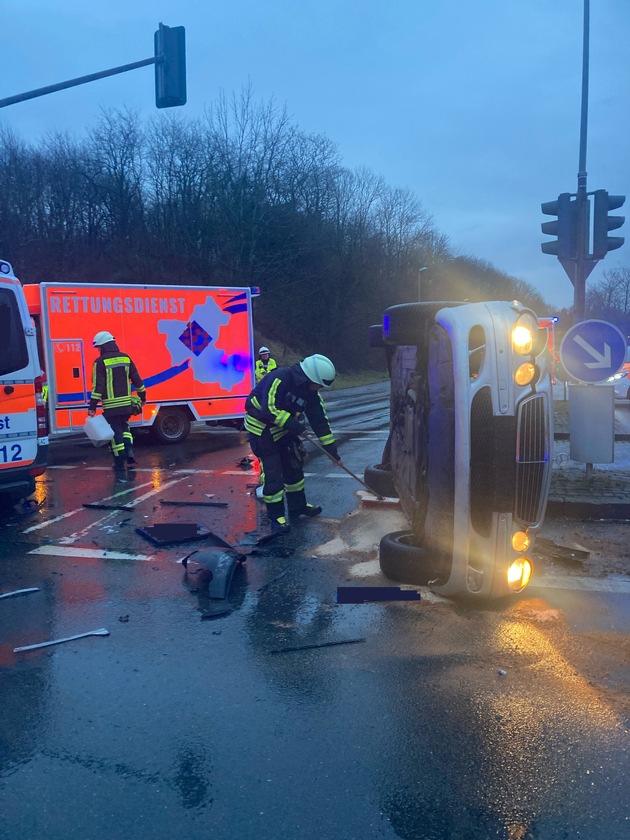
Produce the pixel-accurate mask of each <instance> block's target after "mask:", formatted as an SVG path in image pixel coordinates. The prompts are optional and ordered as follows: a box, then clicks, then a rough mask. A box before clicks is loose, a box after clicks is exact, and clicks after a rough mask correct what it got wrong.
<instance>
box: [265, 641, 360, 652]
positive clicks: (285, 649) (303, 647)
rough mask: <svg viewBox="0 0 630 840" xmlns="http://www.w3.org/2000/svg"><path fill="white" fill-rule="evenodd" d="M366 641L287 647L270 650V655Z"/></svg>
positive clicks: (357, 642)
mask: <svg viewBox="0 0 630 840" xmlns="http://www.w3.org/2000/svg"><path fill="white" fill-rule="evenodd" d="M364 641H365V639H363V638H362V639H342V640H341V641H339V642H320V644H318V645H299V647H285V648H277V649H276V650H270V651H269V653H291V652H292V651H295V650H316V649H317V648H325V647H335V646H336V645H357V644H359V643H360V642H364Z"/></svg>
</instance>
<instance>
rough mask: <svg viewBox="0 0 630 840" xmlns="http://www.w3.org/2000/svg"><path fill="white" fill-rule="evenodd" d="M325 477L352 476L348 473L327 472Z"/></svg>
mask: <svg viewBox="0 0 630 840" xmlns="http://www.w3.org/2000/svg"><path fill="white" fill-rule="evenodd" d="M324 478H352V476H351V475H348V473H336V472H335V473H327V474H326V475H325V476H324Z"/></svg>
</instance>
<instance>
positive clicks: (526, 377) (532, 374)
mask: <svg viewBox="0 0 630 840" xmlns="http://www.w3.org/2000/svg"><path fill="white" fill-rule="evenodd" d="M537 376H538V368H537V367H536V365H533V364H532V363H531V362H523V364H522V365H519V366H518V368H517V369H516V370H515V371H514V381H515V382H516V384H517V385H520V386H521V387H524V386H525V385H529V384H530V383H531V382H533V381H534V379H536V378H537Z"/></svg>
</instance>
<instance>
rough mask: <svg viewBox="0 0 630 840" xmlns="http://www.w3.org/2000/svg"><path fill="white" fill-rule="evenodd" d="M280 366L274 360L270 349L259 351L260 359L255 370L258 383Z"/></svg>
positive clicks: (265, 348)
mask: <svg viewBox="0 0 630 840" xmlns="http://www.w3.org/2000/svg"><path fill="white" fill-rule="evenodd" d="M277 367H278V364H277V362H276V360H275V359H272V358H271V356H270V354H269V348H268V347H264V346H263V347H261V348H260V350H259V351H258V359H257V360H256V367H255V368H254V375H255V376H256V383H257V384H258V382H260V380H261V379H262V378H263V376H264V375H265V374H266V373H269V371H270V370H276V368H277Z"/></svg>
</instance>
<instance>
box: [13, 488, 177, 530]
mask: <svg viewBox="0 0 630 840" xmlns="http://www.w3.org/2000/svg"><path fill="white" fill-rule="evenodd" d="M185 478H186V476H182V477H181V478H175V479H173V480H172V481H167V482H166V483H165V484H160V486H159V487H155V485H154V484H153V482H152V481H145V483H144V484H137V485H134V486H132V487H129V488H128V489H126V490H119V491H118V492H117V493H114V494H112V495H111V496H105V498H104V499H97V500H96V502H93V504H99V505H100V504H103V503H104V502H109V501H111V500H112V499H118V498H120V496H125V495H127V494H128V493H133V492H134V491H135V490H141V489H142V488H143V487H153V488H154V489H153V490H151V491H149V492H148V493H144V494H143V495H142V496H138V498H136V499H132V500H131V501H129V502H125V504H126V505H129V506H130V507H135V506H136V505H138V504H140V502H144V501H145V500H146V499H150V498H151V496H154V495H155V494H156V493H161V492H162V490H167V489H168V488H169V487H172V486H173V485H174V484H179V482H180V481H183V480H184V479H185ZM86 510H87V508H84V507H80V508H76V509H75V510H70V511H68V513H62V514H60V515H59V516H55V517H53V518H52V519H47V520H46V521H45V522H38V523H37V525H31V527H30V528H25V529H24V530H23V531H22V533H23V534H30V533H31V532H32V531H40V530H41V529H42V528H47V527H48V526H49V525H54V524H55V522H61V521H62V520H64V519H68V518H69V517H71V516H75V515H76V514H77V513H85V511H86ZM122 512H123V511H110V512H109V513H108V514H107V515H106V516H103V517H101V519H97V520H96V522H93V523H91V525H90V526H89V527H90V528H92V527H94V526H95V525H100V523H101V522H104V521H105V520H107V519H111V518H112V517H113V516H120V514H121V513H122ZM71 536H74V535H71Z"/></svg>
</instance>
